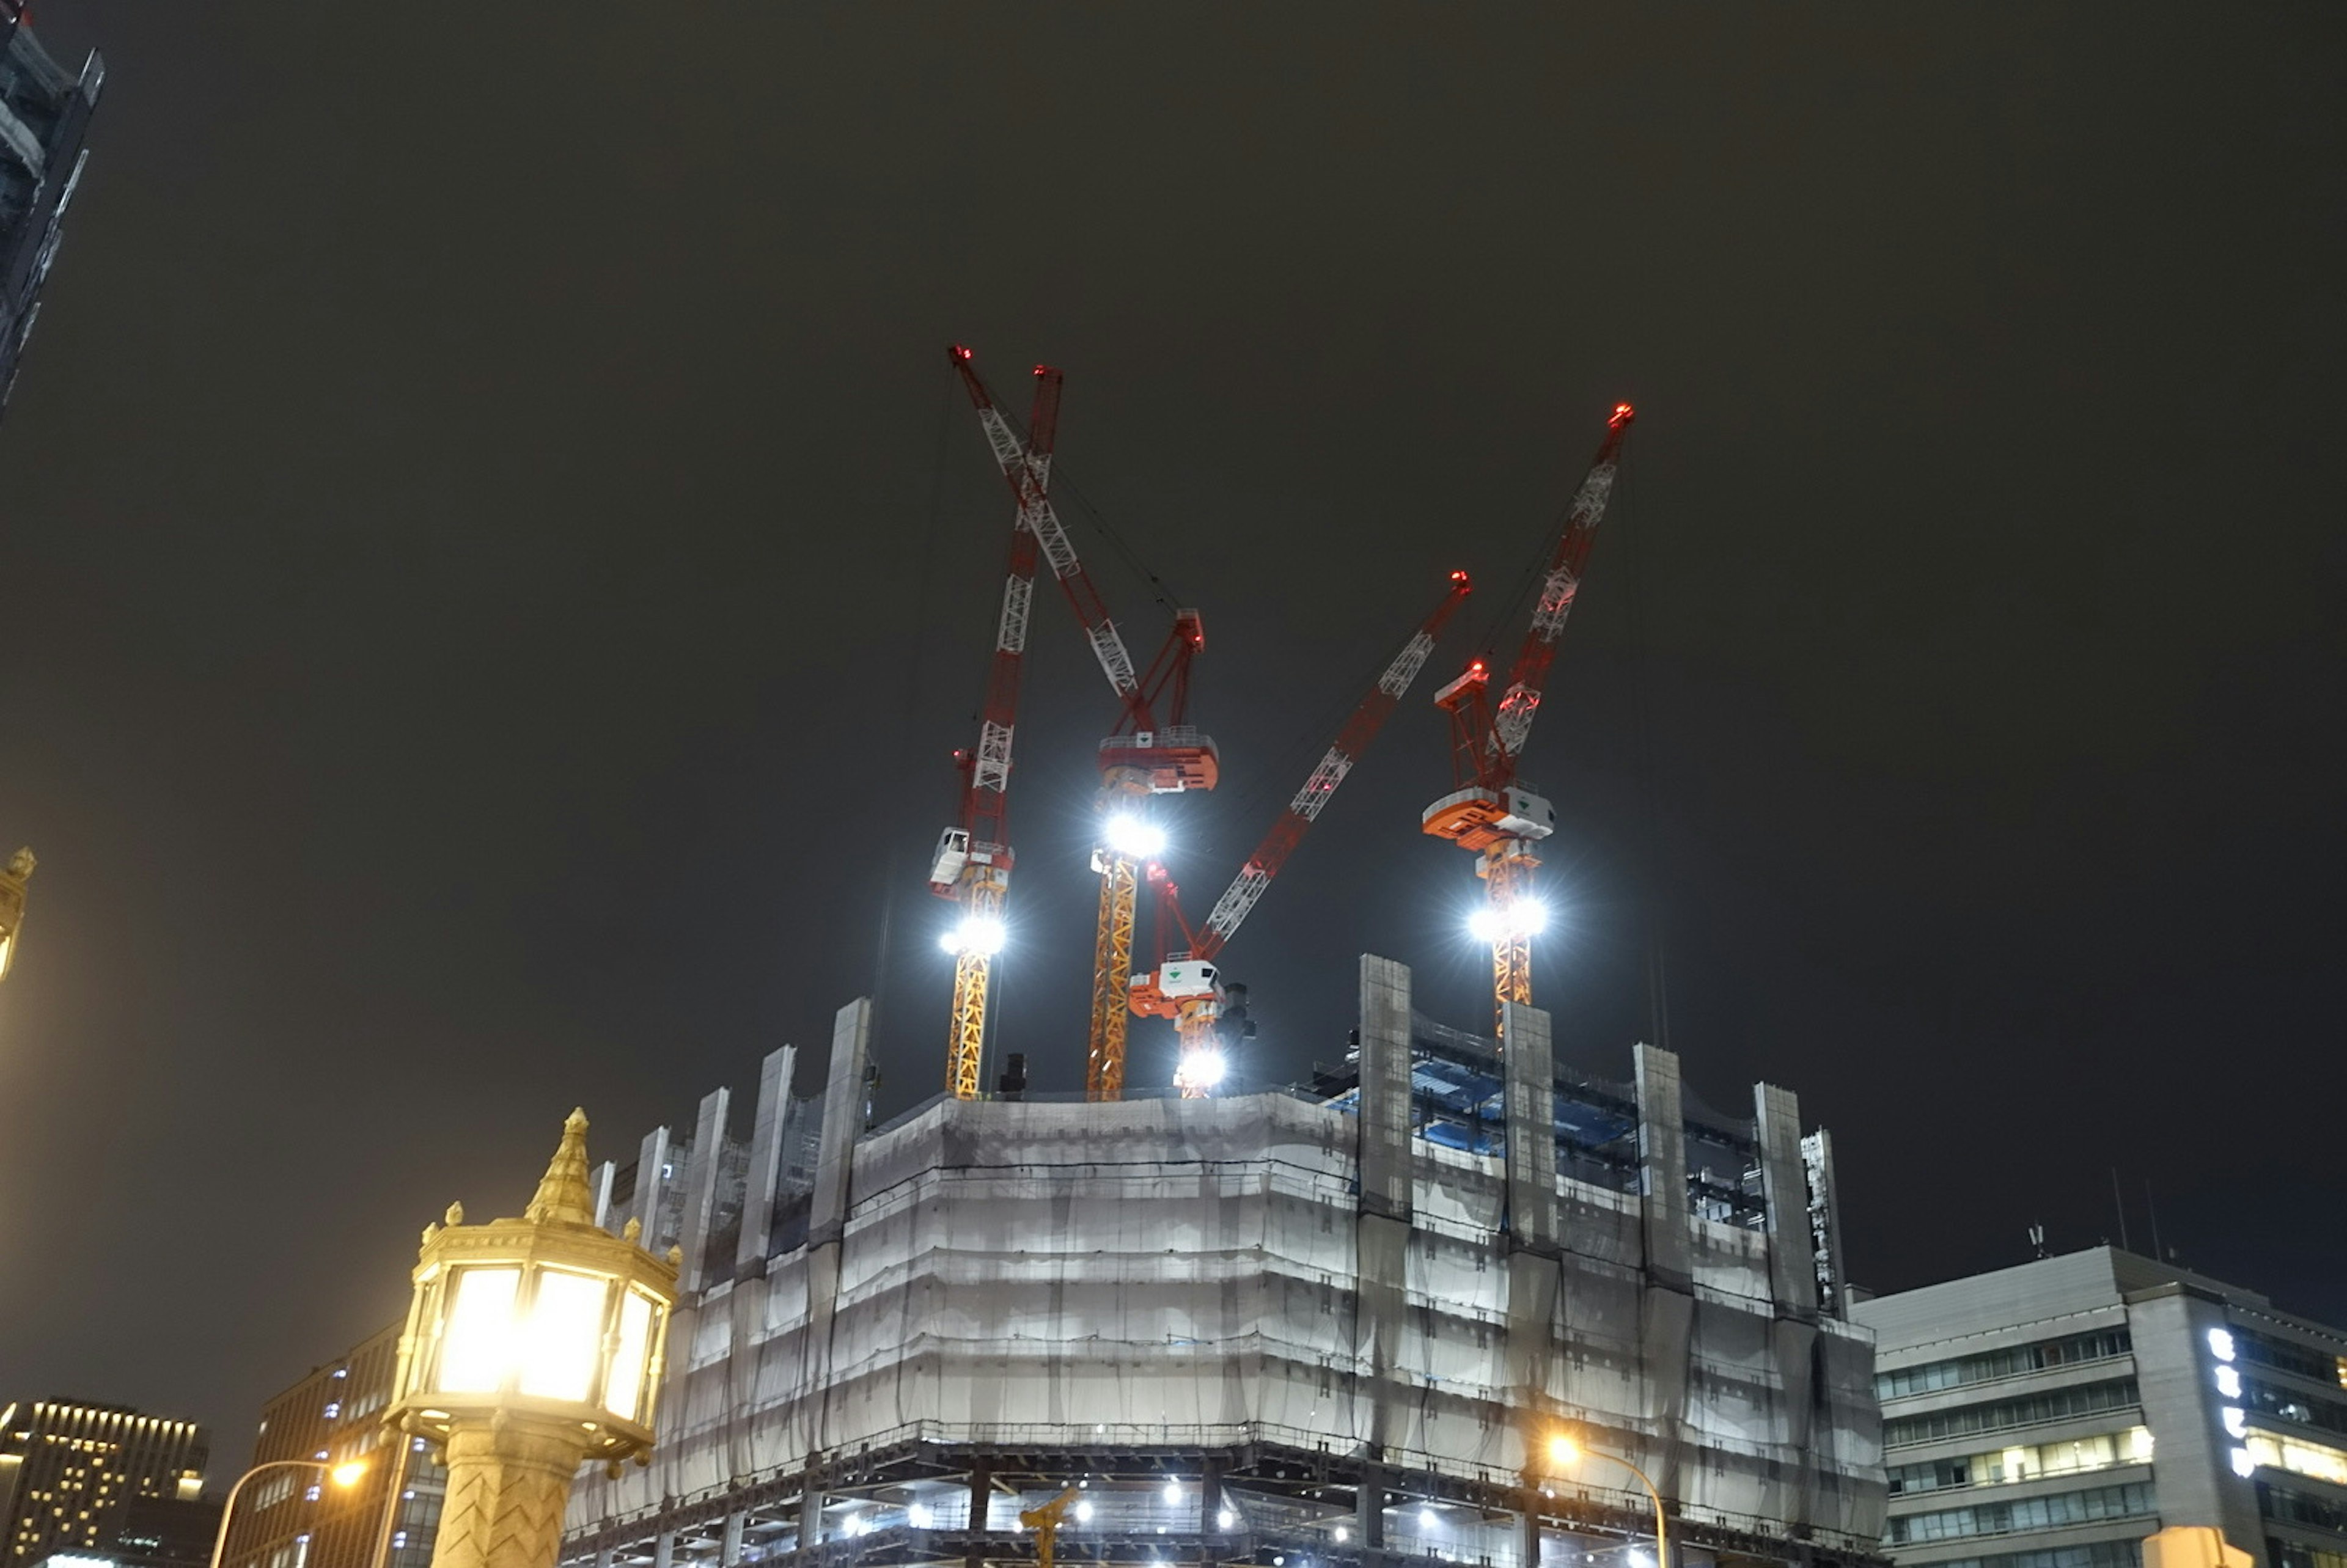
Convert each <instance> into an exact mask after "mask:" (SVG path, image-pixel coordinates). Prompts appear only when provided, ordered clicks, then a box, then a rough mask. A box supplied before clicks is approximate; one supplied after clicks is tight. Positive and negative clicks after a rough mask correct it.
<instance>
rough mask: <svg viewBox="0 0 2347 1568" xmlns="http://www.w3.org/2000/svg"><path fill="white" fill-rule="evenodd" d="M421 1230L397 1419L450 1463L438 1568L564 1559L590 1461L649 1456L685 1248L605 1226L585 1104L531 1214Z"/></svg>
mask: <svg viewBox="0 0 2347 1568" xmlns="http://www.w3.org/2000/svg"><path fill="white" fill-rule="evenodd" d="M447 1219H448V1223H447V1225H446V1226H445V1227H444V1226H441V1225H433V1226H430V1227H428V1228H427V1229H426V1230H425V1233H424V1246H423V1250H422V1253H421V1254H420V1255H419V1257H418V1259H417V1262H416V1265H415V1303H414V1305H413V1306H411V1307H409V1309H408V1314H407V1330H406V1332H405V1334H403V1335H401V1336H400V1340H399V1376H398V1381H397V1383H396V1385H395V1391H394V1394H393V1398H392V1404H391V1409H390V1410H389V1411H388V1412H387V1414H386V1416H385V1419H386V1420H389V1421H391V1422H393V1423H395V1425H396V1426H397V1427H398V1428H399V1430H402V1431H404V1432H409V1433H413V1434H415V1435H416V1436H418V1437H422V1438H424V1439H425V1440H428V1441H429V1442H431V1443H433V1444H434V1445H435V1446H436V1447H437V1448H438V1449H440V1450H441V1451H442V1453H443V1454H444V1456H445V1462H446V1465H447V1468H448V1492H447V1500H446V1504H445V1505H444V1507H443V1509H442V1511H441V1515H440V1533H439V1539H438V1543H437V1544H436V1546H435V1548H434V1549H433V1553H432V1563H433V1568H553V1564H554V1562H555V1559H556V1557H557V1556H558V1555H559V1553H560V1550H561V1546H562V1512H563V1508H564V1506H565V1504H567V1503H568V1502H569V1497H570V1483H571V1481H572V1479H573V1478H574V1477H576V1476H577V1474H578V1473H579V1466H580V1465H581V1464H583V1463H585V1462H586V1461H588V1460H600V1461H601V1462H602V1463H604V1464H605V1465H607V1466H609V1467H610V1471H611V1473H612V1474H614V1475H616V1474H618V1473H619V1468H620V1463H621V1461H623V1460H629V1459H634V1460H637V1461H638V1462H639V1463H647V1462H649V1461H648V1460H645V1458H644V1454H645V1451H646V1450H649V1449H650V1448H651V1443H652V1407H653V1401H654V1399H656V1397H657V1396H658V1393H659V1389H660V1380H661V1364H662V1360H663V1356H664V1351H665V1348H666V1340H667V1337H668V1316H669V1308H670V1307H671V1305H673V1304H674V1302H675V1300H676V1270H677V1264H678V1262H679V1260H680V1255H679V1254H678V1252H677V1250H676V1249H675V1248H673V1247H671V1248H670V1249H669V1255H668V1257H667V1258H666V1259H665V1260H663V1259H661V1258H657V1257H654V1256H653V1255H651V1254H650V1253H648V1252H646V1251H645V1250H644V1249H643V1248H642V1247H641V1246H639V1245H637V1237H638V1235H640V1234H641V1227H640V1226H639V1225H637V1223H636V1222H635V1221H634V1220H630V1221H629V1222H628V1228H627V1233H626V1234H625V1235H618V1236H615V1235H612V1234H611V1233H610V1232H609V1231H607V1230H604V1229H602V1228H601V1227H600V1226H599V1225H596V1224H595V1223H594V1207H593V1204H592V1203H591V1202H590V1200H589V1196H588V1192H587V1116H586V1113H585V1112H579V1111H573V1112H571V1113H570V1117H569V1120H568V1121H566V1122H563V1124H562V1144H561V1147H559V1149H557V1150H556V1151H555V1153H554V1161H553V1163H551V1164H549V1165H548V1166H547V1168H546V1175H545V1178H544V1179H543V1180H541V1181H540V1182H539V1183H538V1194H537V1196H535V1197H534V1198H532V1199H531V1200H530V1204H529V1207H528V1208H527V1209H525V1210H524V1211H523V1212H522V1216H521V1218H519V1219H501V1220H496V1221H493V1222H491V1223H490V1224H487V1225H466V1224H465V1210H464V1205H463V1204H450V1205H449V1206H448V1216H447Z"/></svg>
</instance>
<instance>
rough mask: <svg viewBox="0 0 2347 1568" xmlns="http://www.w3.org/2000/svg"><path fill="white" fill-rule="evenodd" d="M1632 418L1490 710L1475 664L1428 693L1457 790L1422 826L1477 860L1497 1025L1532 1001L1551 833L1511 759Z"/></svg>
mask: <svg viewBox="0 0 2347 1568" xmlns="http://www.w3.org/2000/svg"><path fill="white" fill-rule="evenodd" d="M1635 417H1636V415H1635V411H1634V410H1633V409H1632V408H1631V406H1630V405H1628V404H1626V403H1620V404H1616V405H1614V412H1613V415H1612V416H1611V417H1610V418H1608V419H1607V420H1606V422H1605V438H1604V441H1602V442H1601V443H1600V444H1599V446H1598V448H1597V456H1596V457H1595V459H1594V460H1593V461H1592V462H1591V464H1590V466H1589V472H1588V474H1587V475H1586V476H1585V477H1583V479H1582V481H1581V487H1580V489H1578V490H1577V491H1575V492H1574V494H1573V504H1572V506H1571V507H1568V508H1567V509H1566V512H1565V519H1564V526H1563V528H1562V529H1561V530H1560V531H1559V533H1558V536H1557V541H1556V546H1555V548H1553V550H1552V551H1551V552H1550V555H1549V564H1548V570H1547V572H1546V574H1545V575H1544V576H1543V577H1542V579H1541V589H1540V597H1539V599H1538V600H1535V601H1534V603H1533V606H1532V625H1531V626H1530V627H1529V628H1528V629H1527V630H1526V631H1525V633H1524V641H1523V643H1522V646H1521V647H1520V648H1519V649H1518V650H1517V651H1516V658H1515V662H1514V663H1513V664H1512V665H1511V666H1510V668H1509V671H1508V684H1507V688H1506V690H1505V691H1504V692H1501V697H1500V701H1499V704H1498V707H1497V709H1496V710H1495V709H1494V708H1493V707H1492V705H1491V699H1490V685H1491V672H1490V671H1489V670H1488V669H1487V668H1486V666H1485V665H1484V663H1483V661H1481V660H1477V661H1474V662H1472V663H1471V664H1470V665H1468V667H1467V669H1466V671H1465V672H1463V673H1462V674H1460V676H1459V678H1458V679H1456V680H1454V681H1452V682H1450V684H1449V685H1447V686H1444V687H1443V688H1442V689H1441V690H1440V691H1439V692H1436V693H1435V694H1434V701H1435V703H1436V705H1437V706H1439V707H1440V708H1441V709H1442V710H1443V711H1444V712H1447V713H1449V714H1450V755H1451V764H1452V769H1453V774H1454V777H1453V783H1454V784H1456V786H1457V787H1456V788H1454V789H1453V790H1452V791H1451V793H1450V794H1446V795H1444V796H1443V797H1442V798H1441V799H1440V800H1438V801H1436V802H1435V803H1434V804H1432V805H1430V806H1429V807H1427V809H1426V812H1425V815H1423V817H1422V818H1421V819H1420V825H1421V827H1422V828H1423V829H1424V831H1425V832H1427V833H1429V834H1431V835H1434V836H1435V837H1437V838H1447V839H1449V840H1450V841H1451V842H1452V843H1454V844H1456V845H1460V847H1461V848H1464V849H1470V850H1472V851H1474V852H1475V854H1476V856H1478V859H1477V861H1476V866H1475V874H1476V875H1477V876H1480V877H1481V878H1482V880H1483V897H1484V904H1483V907H1482V909H1481V910H1480V911H1478V912H1477V915H1476V918H1475V920H1474V923H1473V924H1474V927H1475V930H1476V932H1477V934H1478V935H1479V936H1481V937H1482V938H1485V939H1487V940H1489V941H1490V943H1491V998H1492V1009H1493V1016H1494V1019H1495V1020H1497V1026H1498V1027H1501V1029H1504V1023H1505V1020H1506V1017H1507V1004H1508V1003H1509V1002H1522V1003H1530V1002H1531V1000H1532V938H1534V937H1535V936H1537V935H1539V934H1540V931H1541V929H1542V927H1543V926H1544V925H1545V924H1546V913H1547V912H1546V909H1545V907H1543V906H1542V904H1541V902H1540V900H1539V898H1538V897H1536V896H1535V894H1534V883H1533V874H1534V872H1535V871H1536V870H1537V869H1538V867H1539V866H1540V857H1539V856H1537V855H1536V854H1534V853H1533V850H1532V845H1536V844H1538V843H1539V842H1540V841H1541V840H1542V839H1543V838H1546V837H1547V836H1549V835H1550V834H1552V833H1553V832H1555V831H1556V812H1555V810H1554V808H1553V807H1552V806H1551V805H1550V804H1549V803H1548V802H1547V801H1546V800H1545V799H1543V798H1542V796H1540V795H1539V794H1535V793H1533V792H1532V790H1529V789H1526V788H1524V787H1523V786H1522V784H1520V783H1519V782H1518V779H1517V776H1516V764H1517V761H1518V759H1519V758H1520V757H1521V756H1522V753H1523V749H1524V742H1525V740H1526V739H1527V738H1528V737H1529V736H1530V735H1531V733H1532V720H1533V719H1534V718H1535V717H1537V716H1538V715H1539V712H1540V704H1541V697H1542V692H1543V691H1544V690H1545V688H1546V685H1547V682H1548V671H1549V666H1550V665H1551V664H1552V663H1553V661H1554V660H1555V658H1556V641H1557V638H1558V636H1559V635H1560V634H1562V633H1563V630H1564V622H1565V618H1566V617H1567V616H1568V615H1570V614H1571V613H1572V611H1573V600H1574V599H1575V598H1576V597H1577V596H1578V595H1579V593H1580V591H1581V579H1582V578H1583V574H1584V573H1585V572H1586V571H1587V569H1588V564H1589V552H1590V549H1591V548H1592V547H1593V546H1594V544H1595V543H1596V541H1597V527H1598V524H1599V523H1601V522H1603V521H1604V517H1605V506H1606V502H1607V501H1608V500H1609V499H1610V498H1611V497H1612V496H1613V493H1614V473H1615V471H1616V469H1617V467H1618V466H1619V463H1620V460H1621V451H1622V442H1623V438H1624V436H1627V435H1628V434H1629V430H1630V424H1631V421H1632V420H1633V419H1634V418H1635Z"/></svg>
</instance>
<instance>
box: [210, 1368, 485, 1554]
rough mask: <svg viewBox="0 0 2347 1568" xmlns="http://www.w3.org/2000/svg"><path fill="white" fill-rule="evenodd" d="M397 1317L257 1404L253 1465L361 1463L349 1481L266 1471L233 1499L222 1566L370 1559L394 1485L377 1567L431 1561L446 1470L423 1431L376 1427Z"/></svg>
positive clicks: (387, 1396)
mask: <svg viewBox="0 0 2347 1568" xmlns="http://www.w3.org/2000/svg"><path fill="white" fill-rule="evenodd" d="M399 1328H400V1326H399V1325H398V1324H393V1325H392V1326H391V1327H388V1328H385V1329H384V1330H382V1331H381V1332H380V1333H377V1334H373V1335H370V1336H368V1337H366V1338H365V1339H364V1340H362V1341H360V1342H359V1343H358V1344H357V1345H355V1346H354V1347H352V1348H351V1350H350V1352H349V1354H347V1355H344V1356H341V1357H338V1358H335V1359H334V1360H332V1361H329V1362H327V1363H326V1364H325V1365H324V1366H323V1367H318V1368H313V1369H312V1370H311V1372H310V1373H309V1375H308V1376H306V1377H304V1378H302V1380H301V1381H299V1382H297V1383H295V1384H294V1385H293V1386H292V1388H290V1389H286V1390H285V1391H284V1392H283V1393H281V1394H279V1395H278V1396H277V1397H276V1398H274V1399H271V1400H270V1401H269V1402H268V1404H266V1405H265V1406H263V1407H262V1408H261V1430H260V1433H259V1435H258V1436H257V1437H256V1438H255V1440H254V1442H253V1450H252V1457H253V1462H254V1463H255V1464H259V1463H261V1462H263V1461H265V1460H323V1461H324V1462H326V1463H328V1464H336V1465H339V1464H343V1463H347V1462H348V1461H350V1460H364V1461H365V1463H366V1471H365V1472H364V1474H363V1475H362V1476H361V1477H360V1478H359V1480H358V1481H357V1482H356V1483H355V1484H354V1485H352V1486H348V1487H341V1486H335V1485H333V1483H332V1482H331V1481H328V1479H327V1478H326V1477H325V1476H324V1475H323V1474H321V1473H319V1472H317V1471H299V1470H280V1471H271V1472H270V1473H269V1474H267V1475H265V1476H262V1477H260V1478H258V1479H256V1480H255V1481H253V1482H252V1484H251V1486H250V1487H248V1488H247V1489H246V1490H245V1495H244V1497H243V1498H242V1499H241V1501H239V1502H238V1503H237V1506H236V1518H235V1520H234V1522H231V1525H230V1526H229V1537H228V1550H227V1553H226V1555H225V1556H224V1557H223V1558H222V1559H221V1562H222V1568H373V1565H374V1550H375V1542H376V1541H377V1540H378V1539H379V1537H380V1535H381V1532H382V1530H383V1526H384V1504H385V1502H386V1501H387V1500H388V1494H389V1492H390V1491H391V1490H392V1489H393V1487H394V1486H396V1487H397V1489H398V1492H399V1496H398V1498H397V1499H396V1500H395V1501H396V1507H395V1512H394V1513H393V1516H392V1519H391V1539H390V1542H389V1544H388V1548H387V1553H386V1556H385V1559H384V1563H383V1565H382V1568H429V1565H430V1563H431V1561H432V1541H433V1534H434V1532H435V1531H436V1528H437V1527H438V1525H439V1522H440V1501H441V1498H442V1496H443V1494H444V1493H445V1491H446V1473H445V1472H444V1471H442V1470H441V1468H440V1466H439V1465H438V1464H436V1463H435V1462H434V1460H433V1459H432V1456H431V1455H430V1454H429V1453H428V1452H426V1451H425V1445H424V1444H423V1442H422V1441H421V1440H418V1439H414V1438H409V1439H404V1440H403V1439H401V1438H399V1437H397V1436H395V1434H393V1433H391V1432H389V1431H387V1430H384V1426H383V1411H384V1406H386V1405H388V1404H389V1403H390V1402H391V1385H392V1378H393V1375H394V1374H395V1372H396V1371H397V1370H398V1364H399Z"/></svg>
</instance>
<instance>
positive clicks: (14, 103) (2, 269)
mask: <svg viewBox="0 0 2347 1568" xmlns="http://www.w3.org/2000/svg"><path fill="white" fill-rule="evenodd" d="M105 79H106V66H105V63H104V62H103V61H101V60H100V59H99V58H98V56H97V55H96V54H94V53H93V54H92V55H91V56H89V57H88V58H87V59H86V60H84V61H83V62H82V64H81V70H80V71H79V73H78V74H77V73H74V72H70V71H67V69H66V68H65V67H62V66H60V65H58V64H57V63H56V61H55V60H53V59H51V58H50V57H49V55H48V52H47V51H46V50H45V49H43V48H42V47H41V45H40V40H39V39H37V38H36V37H34V36H33V28H32V25H31V23H30V22H28V21H27V20H26V16H25V8H24V5H23V4H22V0H0V409H5V406H6V404H7V401H8V394H9V392H10V391H11V390H12V389H13V388H14V387H15V383H16V364H17V361H18V359H19V358H21V357H22V355H23V354H24V352H25V340H26V338H27V337H28V336H30V335H31V333H32V331H33V321H34V318H35V317H36V316H38V315H39V314H40V311H41V285H42V283H43V282H46V280H47V278H48V275H49V265H50V263H51V262H53V261H56V254H57V241H58V238H59V236H60V234H61V233H62V232H63V225H64V221H65V215H66V207H67V203H69V202H70V201H71V200H73V193H74V186H75V183H76V182H77V180H79V179H80V178H81V166H82V159H83V158H84V156H85V154H84V152H83V149H82V138H83V136H84V135H85V134H86V133H87V130H88V128H89V116H90V110H91V109H93V108H96V107H97V91H98V87H99V85H100V84H101V83H102V82H104V80H105Z"/></svg>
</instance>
